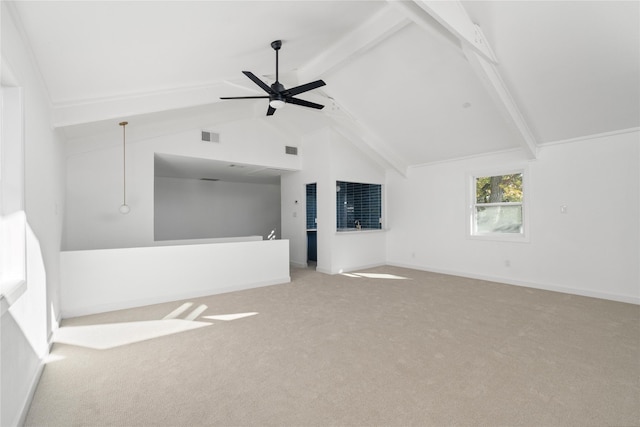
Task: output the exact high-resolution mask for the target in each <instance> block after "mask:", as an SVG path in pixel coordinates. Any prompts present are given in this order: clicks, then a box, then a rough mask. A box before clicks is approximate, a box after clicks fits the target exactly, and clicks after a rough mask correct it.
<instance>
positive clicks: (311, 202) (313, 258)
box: [306, 182, 318, 267]
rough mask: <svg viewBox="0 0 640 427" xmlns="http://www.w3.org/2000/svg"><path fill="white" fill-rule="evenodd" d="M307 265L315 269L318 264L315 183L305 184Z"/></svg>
mask: <svg viewBox="0 0 640 427" xmlns="http://www.w3.org/2000/svg"><path fill="white" fill-rule="evenodd" d="M306 194H307V199H306V205H307V212H306V225H307V265H308V266H313V267H315V266H316V264H317V263H318V206H317V197H316V196H317V186H316V183H315V182H314V183H312V184H307V190H306Z"/></svg>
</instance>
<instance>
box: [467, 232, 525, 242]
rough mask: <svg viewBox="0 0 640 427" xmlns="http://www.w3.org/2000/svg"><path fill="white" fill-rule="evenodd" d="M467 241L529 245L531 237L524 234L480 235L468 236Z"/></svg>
mask: <svg viewBox="0 0 640 427" xmlns="http://www.w3.org/2000/svg"><path fill="white" fill-rule="evenodd" d="M467 239H470V240H478V241H487V242H511V243H529V236H527V235H522V234H517V235H508V234H478V235H467Z"/></svg>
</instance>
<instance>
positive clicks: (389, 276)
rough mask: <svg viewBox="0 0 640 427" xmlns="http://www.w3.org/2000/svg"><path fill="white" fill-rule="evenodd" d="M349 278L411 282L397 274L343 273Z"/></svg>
mask: <svg viewBox="0 0 640 427" xmlns="http://www.w3.org/2000/svg"><path fill="white" fill-rule="evenodd" d="M342 275H343V276H347V277H357V278H359V277H365V278H367V279H392V280H410V279H409V278H408V277H403V276H397V275H395V274H388V273H342Z"/></svg>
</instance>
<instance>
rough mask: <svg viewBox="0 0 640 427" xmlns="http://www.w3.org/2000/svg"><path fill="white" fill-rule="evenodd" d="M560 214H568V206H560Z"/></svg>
mask: <svg viewBox="0 0 640 427" xmlns="http://www.w3.org/2000/svg"><path fill="white" fill-rule="evenodd" d="M560 213H563V214H566V213H567V205H562V206H560Z"/></svg>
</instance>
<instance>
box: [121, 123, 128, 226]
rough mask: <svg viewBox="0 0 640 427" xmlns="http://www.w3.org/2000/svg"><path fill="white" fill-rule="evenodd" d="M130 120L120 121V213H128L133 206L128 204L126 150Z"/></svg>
mask: <svg viewBox="0 0 640 427" xmlns="http://www.w3.org/2000/svg"><path fill="white" fill-rule="evenodd" d="M128 124H129V122H120V126H122V205H121V206H120V213H121V214H122V215H126V214H128V213H129V211H130V210H131V208H130V207H129V205H127V152H126V132H125V129H126V126H127V125H128Z"/></svg>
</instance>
